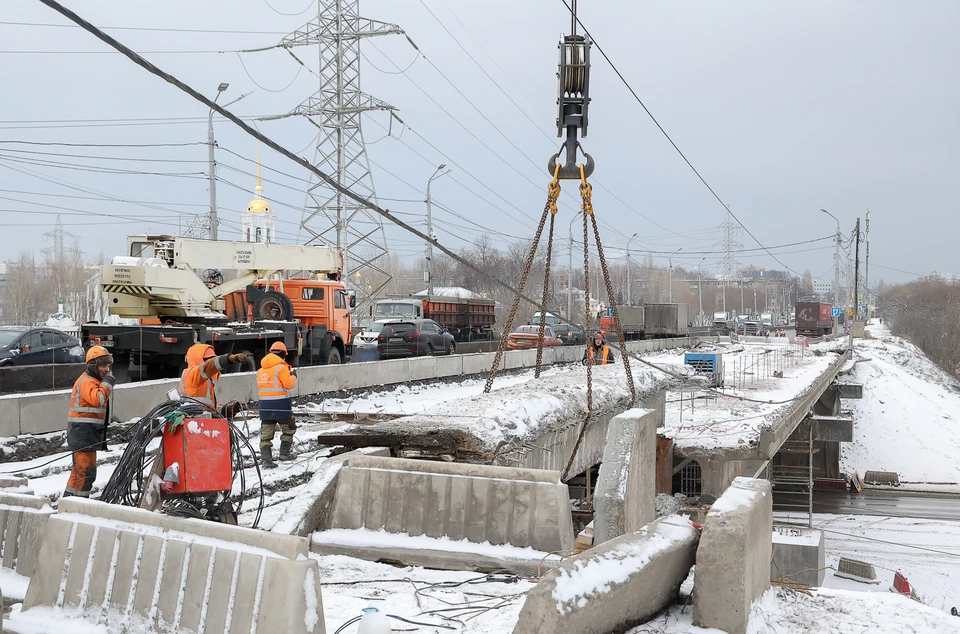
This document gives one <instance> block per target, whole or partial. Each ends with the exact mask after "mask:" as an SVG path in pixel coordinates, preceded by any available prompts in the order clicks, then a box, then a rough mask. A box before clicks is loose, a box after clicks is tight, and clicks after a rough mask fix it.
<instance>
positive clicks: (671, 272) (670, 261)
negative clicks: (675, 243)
mask: <svg viewBox="0 0 960 634" xmlns="http://www.w3.org/2000/svg"><path fill="white" fill-rule="evenodd" d="M681 251H683V247H680V248H679V249H677V250H676V251H674V252H673V253H671V254H670V258H669V260H668V262H669V263H670V291H669V296H670V299H669V301H668V303H670V304H672V303H673V256H675V255H676V254H678V253H680V252H681Z"/></svg>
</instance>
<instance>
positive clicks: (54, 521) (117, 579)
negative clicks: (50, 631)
mask: <svg viewBox="0 0 960 634" xmlns="http://www.w3.org/2000/svg"><path fill="white" fill-rule="evenodd" d="M71 501H73V500H71V499H67V500H61V508H62V507H64V506H66V507H68V512H61V513H58V514H56V515H53V516H51V517H50V518H49V521H48V527H47V531H46V534H45V536H44V540H43V545H42V547H41V549H40V556H39V562H38V566H37V570H36V572H35V574H34V575H33V577H32V578H31V581H30V585H29V586H28V588H27V596H26V599H25V600H24V604H23V610H24V612H28V611H29V610H30V609H32V608H34V607H36V606H44V607H48V608H53V609H54V610H55V611H59V610H62V609H64V608H68V609H69V613H70V614H75V615H82V617H81V618H86V619H89V620H91V621H102V620H109V622H110V624H111V626H114V625H115V626H116V628H117V630H118V631H120V630H124V631H126V630H127V628H128V626H131V625H132V624H133V623H138V625H137V628H138V629H137V631H140V627H141V626H142V623H143V622H144V621H143V620H142V619H141V618H140V617H144V618H145V619H146V621H147V622H152V623H153V630H154V631H156V632H167V631H198V632H199V631H204V632H211V631H216V632H231V633H232V632H244V634H246V633H248V632H251V631H259V632H267V631H278V632H289V633H291V634H308V633H310V634H323V633H324V632H325V627H324V620H323V603H322V600H321V595H320V578H319V569H318V566H317V562H316V561H315V560H310V559H308V558H307V557H306V556H305V554H306V543H307V540H304V539H300V538H295V537H290V536H284V535H275V534H270V533H264V532H263V531H253V530H248V529H242V528H238V527H234V526H224V525H217V524H213V523H211V522H200V521H193V520H184V519H179V518H173V517H162V516H156V515H155V514H153V513H149V512H146V511H141V510H140V509H124V508H122V507H114V506H110V505H107V504H102V503H99V502H95V501H89V500H84V501H82V503H81V504H79V505H77V504H64V503H65V502H71ZM118 509H119V510H121V511H132V512H133V513H132V514H124V513H119V514H118V513H116V512H115V511H117V510H118ZM148 516H153V517H154V518H155V519H162V520H169V521H163V522H150V521H146V522H143V523H141V522H138V521H137V520H139V519H144V520H148V519H149V517H148ZM206 527H218V528H219V529H226V530H225V531H224V530H214V531H212V532H211V531H209V530H205V528H206ZM252 534H259V535H260V542H259V543H255V542H253V540H252V539H251V535H252ZM294 543H295V544H296V545H297V546H298V547H295V548H294V547H291V545H292V544H294ZM300 546H302V547H300ZM278 551H283V552H286V553H288V554H289V555H290V556H289V557H287V556H284V555H281V554H278ZM131 614H132V615H136V616H134V617H133V618H134V620H133V621H131ZM16 620H17V619H16V617H14V618H13V619H12V623H11V626H13V629H14V631H16V627H15V626H16ZM251 625H253V627H251Z"/></svg>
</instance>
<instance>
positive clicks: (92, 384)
mask: <svg viewBox="0 0 960 634" xmlns="http://www.w3.org/2000/svg"><path fill="white" fill-rule="evenodd" d="M112 365H113V356H112V355H111V354H110V353H109V352H108V351H107V349H106V348H104V347H103V346H92V347H91V348H90V349H89V350H87V369H86V371H85V372H84V373H83V374H81V375H80V377H79V378H78V379H77V381H76V383H74V384H73V391H72V392H71V393H70V411H69V413H68V414H67V447H69V448H70V450H71V451H72V452H73V467H72V468H71V469H70V479H69V480H67V487H66V488H65V489H64V490H63V497H70V496H71V495H78V496H80V497H85V498H88V497H90V490H91V489H93V481H94V480H96V479H97V450H100V451H106V449H107V423H108V422H109V421H110V396H111V395H112V394H113V386H114V385H115V384H116V379H115V378H114V377H113V374H111V373H110V369H111V366H112Z"/></svg>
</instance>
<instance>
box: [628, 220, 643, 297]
mask: <svg viewBox="0 0 960 634" xmlns="http://www.w3.org/2000/svg"><path fill="white" fill-rule="evenodd" d="M639 236H640V234H639V233H635V234H633V235H632V236H630V239H629V240H627V306H633V295H632V294H631V284H630V268H631V267H630V243H631V242H633V240H634V238H637V237H639Z"/></svg>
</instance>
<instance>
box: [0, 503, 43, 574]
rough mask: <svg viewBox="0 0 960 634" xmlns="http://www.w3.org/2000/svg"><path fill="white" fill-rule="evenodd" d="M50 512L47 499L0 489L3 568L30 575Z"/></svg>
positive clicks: (0, 554)
mask: <svg viewBox="0 0 960 634" xmlns="http://www.w3.org/2000/svg"><path fill="white" fill-rule="evenodd" d="M52 514H53V509H52V508H51V507H50V500H49V499H48V498H45V497H39V496H34V495H21V494H17V493H3V492H0V537H2V541H0V560H2V565H3V567H4V568H9V569H11V570H16V571H17V572H18V573H19V574H21V575H24V576H25V577H29V576H31V575H32V574H33V571H34V568H35V567H36V565H37V556H38V555H39V552H40V544H41V542H42V540H43V533H44V530H45V529H46V525H47V519H48V518H49V517H50V516H51V515H52Z"/></svg>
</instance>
